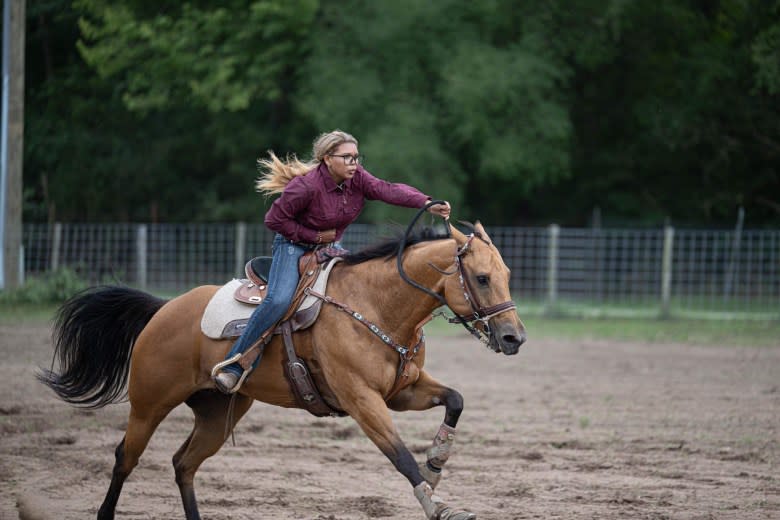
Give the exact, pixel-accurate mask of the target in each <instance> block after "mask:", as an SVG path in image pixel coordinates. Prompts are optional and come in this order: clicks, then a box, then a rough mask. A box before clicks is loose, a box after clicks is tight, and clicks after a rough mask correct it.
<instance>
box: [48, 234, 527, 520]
mask: <svg viewBox="0 0 780 520" xmlns="http://www.w3.org/2000/svg"><path fill="white" fill-rule="evenodd" d="M464 224H468V223H464ZM469 227H470V231H471V233H470V234H466V233H464V232H461V231H460V230H458V229H457V228H455V227H452V229H451V231H450V233H449V235H448V237H445V238H441V237H439V238H430V237H429V238H421V239H419V240H409V242H408V243H407V242H406V238H407V237H406V235H404V238H402V239H401V240H400V241H386V242H384V243H381V244H378V245H375V246H373V247H369V248H368V249H366V250H363V251H361V252H358V253H353V254H349V255H347V256H346V257H345V258H344V261H342V262H340V263H339V264H338V265H336V266H335V267H334V268H333V269H332V272H331V274H330V279H329V282H328V287H327V295H328V297H329V298H331V302H330V303H334V302H337V303H338V302H342V303H345V304H348V306H349V307H351V308H354V309H355V311H356V312H355V313H353V314H349V313H346V312H343V310H344V309H343V308H342V307H344V306H346V305H343V306H342V307H339V306H338V305H335V304H334V305H330V304H326V303H323V305H322V308H321V311H320V315H319V317H318V319H317V321H316V322H315V323H314V324H313V325H312V326H311V327H309V328H307V329H305V330H301V331H298V332H295V334H294V337H295V345H296V350H297V353H298V355H299V356H300V357H301V358H302V359H304V360H306V362H307V363H309V365H310V366H312V367H315V366H316V367H317V371H316V372H315V371H314V370H313V369H312V373H313V375H314V376H315V377H314V381H315V384H316V385H317V386H318V387H319V388H320V391H321V392H322V395H323V397H324V398H325V400H326V401H327V402H328V404H330V405H331V406H332V407H333V408H334V409H337V410H340V411H342V413H343V414H345V415H349V416H351V417H352V418H353V419H354V420H355V421H356V422H357V424H358V425H359V426H360V428H361V429H362V431H363V432H364V433H365V435H366V436H368V437H369V438H370V439H371V441H373V443H374V444H375V445H376V446H377V447H378V448H379V450H380V451H381V452H382V453H383V454H384V455H385V456H386V457H387V458H388V459H389V460H390V462H391V463H392V464H393V465H394V466H395V468H396V470H397V471H398V472H400V473H401V474H402V475H403V476H404V477H406V478H407V479H408V481H409V483H410V484H411V486H412V488H413V493H414V496H415V497H416V498H417V500H418V501H419V502H420V505H421V507H422V509H423V513H424V514H425V517H426V519H428V520H433V519H437V520H469V519H474V518H476V515H475V514H474V513H472V512H469V511H468V510H465V509H457V508H455V507H451V506H449V505H448V504H446V503H444V502H443V501H442V500H441V499H440V498H439V497H438V496H437V495H435V494H434V489H435V487H436V485H437V484H438V483H439V480H440V479H441V470H442V468H443V466H444V464H445V462H446V461H447V459H448V457H449V455H450V452H451V449H452V445H453V442H454V438H455V432H456V425H457V423H458V418H459V417H460V415H461V412H462V410H463V397H462V395H461V394H460V393H459V392H458V391H457V390H454V389H452V388H450V387H448V386H446V385H444V384H442V383H440V382H439V381H437V380H436V379H434V378H433V377H431V376H430V375H429V374H428V372H426V371H425V370H424V368H423V366H424V362H425V345H424V343H422V344H418V345H417V346H416V348H417V349H419V351H418V352H416V355H414V356H410V351H409V350H408V349H407V351H406V359H407V360H409V362H408V363H406V364H405V366H404V367H403V374H400V373H399V366H400V365H399V351H397V350H396V349H393V348H388V345H391V344H392V345H397V346H403V345H408V346H409V349H412V348H413V345H414V344H415V341H416V339H417V338H419V330H418V329H419V327H420V324H421V323H424V322H425V321H426V319H429V318H430V316H431V314H432V313H433V311H435V310H436V309H437V308H439V307H440V306H442V304H445V305H447V306H448V307H449V308H450V310H452V311H453V312H454V313H455V318H452V319H451V320H452V321H460V322H461V323H462V324H463V325H465V326H466V327H467V328H469V330H470V331H471V332H472V333H474V334H475V335H478V336H481V337H482V339H483V340H484V341H485V343H486V344H487V345H488V346H489V347H490V348H492V349H493V350H495V351H496V352H502V353H503V354H505V355H513V354H516V353H517V352H518V349H519V348H520V346H521V345H522V344H523V343H524V342H525V340H526V331H525V327H524V325H523V323H522V321H521V320H520V318H519V317H518V315H517V313H516V311H515V305H514V303H513V302H512V299H511V295H510V291H509V268H508V267H507V266H506V264H505V263H504V261H503V259H502V257H501V254H500V253H499V251H498V249H497V248H496V247H495V245H494V244H493V243H492V241H491V239H490V237H489V236H488V234H487V232H486V231H485V229H484V227H483V226H482V225H481V224H480V223H479V222H476V223H475V224H473V225H469ZM393 258H395V259H396V260H397V262H396V264H394V263H393V262H392V259H393ZM218 288H219V287H218V286H200V287H196V288H194V289H192V290H190V291H189V292H186V293H184V294H181V295H179V296H177V297H175V298H173V299H171V300H163V299H160V298H157V297H156V296H153V295H151V294H148V293H146V292H143V291H140V290H137V289H132V288H129V287H122V286H101V287H94V288H91V289H88V290H87V291H85V292H82V293H79V294H77V295H75V296H74V297H72V298H71V299H70V300H68V301H67V302H66V303H64V304H63V305H62V306H61V307H60V309H59V310H58V312H57V316H56V320H55V324H54V329H53V330H54V332H53V341H54V360H56V361H57V362H58V369H59V371H58V372H57V371H55V369H54V362H53V363H52V369H51V370H43V371H42V372H41V373H39V375H38V377H39V379H40V380H41V381H42V382H43V383H44V384H46V385H47V386H49V387H50V388H51V389H53V390H54V392H55V393H56V394H57V396H58V397H59V398H61V399H63V400H64V401H66V402H68V403H70V404H72V405H76V406H81V407H87V408H100V407H102V406H104V405H107V404H109V403H113V402H117V401H120V400H123V399H125V398H126V397H127V398H128V399H129V402H130V412H129V418H128V421H127V429H126V432H125V435H124V437H123V439H122V440H121V441H120V442H119V444H118V445H117V447H116V450H115V464H114V467H113V472H112V476H111V482H110V484H109V488H108V491H107V493H106V495H105V498H104V500H103V503H102V505H101V507H100V509H99V511H98V514H97V518H98V519H99V520H108V519H112V518H114V515H115V509H116V505H117V502H118V500H119V496H120V493H121V491H122V485H123V483H124V482H125V480H126V479H127V477H128V476H129V475H130V473H131V472H132V470H133V468H134V467H135V466H136V465H137V463H138V459H139V457H140V456H141V454H142V453H143V451H144V449H145V448H146V446H147V443H148V442H149V439H150V437H151V436H152V434H153V433H154V431H155V429H156V428H157V427H158V425H159V424H160V422H161V421H162V420H163V419H164V418H165V417H166V416H167V415H168V413H169V412H170V411H171V410H173V409H174V408H175V407H177V406H179V405H180V404H181V403H186V404H187V405H188V406H189V407H190V408H191V409H192V412H193V414H194V426H193V429H192V431H191V432H190V434H189V436H188V437H187V439H186V440H185V441H184V442H183V444H182V445H181V447H180V448H179V449H178V451H176V453H175V454H174V456H173V467H174V470H175V480H176V483H177V485H178V487H179V491H180V493H181V498H182V504H183V506H184V513H185V517H186V518H187V520H195V519H199V518H200V513H199V511H198V504H197V501H196V497H195V488H194V484H193V482H194V478H195V474H196V472H197V470H198V468H199V466H200V465H201V463H203V461H204V460H206V459H207V458H208V457H210V456H212V455H214V454H215V453H217V451H219V449H220V448H221V446H222V445H223V443H224V442H225V440H226V439H227V438H228V436H229V432H231V431H232V429H233V428H234V427H235V425H236V423H238V421H239V420H240V419H241V417H242V416H243V415H244V414H246V412H247V411H248V410H249V408H250V406H251V405H252V403H253V401H255V400H259V401H262V402H265V403H269V404H272V405H276V406H280V407H287V408H298V407H300V405H299V401H298V400H296V398H295V396H294V394H293V391H292V390H291V387H290V385H289V384H288V382H287V380H286V379H285V375H284V368H283V365H284V346H283V345H282V340H281V339H280V338H279V336H274V337H273V339H272V340H271V341H270V343H268V344H267V346H266V347H265V353H264V356H263V358H262V362H261V363H260V364H259V365H258V366H257V368H256V369H255V370H254V372H252V374H251V376H250V377H248V378H247V379H246V381H245V382H244V384H243V386H242V387H241V389H240V390H239V392H237V393H236V394H233V395H232V396H229V395H226V394H223V393H221V392H219V391H218V390H216V389H215V384H214V382H213V380H212V377H211V374H210V373H211V369H212V367H213V366H214V365H215V364H216V363H218V362H220V361H222V360H223V358H224V357H225V355H226V353H227V351H228V350H229V348H230V346H231V341H230V340H214V339H210V338H208V337H207V336H206V335H204V334H203V333H202V332H201V329H200V322H201V317H202V315H203V312H204V309H205V308H206V305H207V304H208V302H209V300H210V298H211V297H212V295H214V294H215V292H216V291H217V290H218ZM358 312H359V314H358ZM355 314H357V315H358V316H360V317H362V318H363V319H364V320H365V321H367V322H368V323H370V324H371V325H373V328H374V329H376V330H371V327H366V326H363V325H365V323H359V322H358V320H357V319H356V317H355ZM456 318H457V320H456ZM377 330H378V331H380V332H381V334H379V333H377ZM388 331H389V332H388ZM388 340H390V341H389V342H388ZM401 357H402V358H403V357H404V356H403V355H402V356H401ZM391 391H392V393H393V395H392V396H391V395H390V393H391ZM388 397H389V399H388ZM441 405H443V406H444V408H445V410H444V420H443V423H442V424H441V426H440V428H439V430H438V432H437V433H436V435H435V436H434V439H433V442H432V444H431V447H430V448H429V449H428V450H427V452H426V456H427V460H426V461H425V462H423V463H421V464H420V465H419V466H418V464H417V463H416V462H415V459H414V457H413V455H412V454H411V453H410V451H409V449H408V448H407V447H406V446H405V445H404V443H403V441H402V440H401V437H400V436H399V433H398V432H397V431H396V428H395V426H394V424H393V422H392V419H391V415H390V410H395V411H406V410H427V409H430V408H432V407H435V406H441Z"/></svg>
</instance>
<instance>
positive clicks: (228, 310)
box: [200, 279, 257, 339]
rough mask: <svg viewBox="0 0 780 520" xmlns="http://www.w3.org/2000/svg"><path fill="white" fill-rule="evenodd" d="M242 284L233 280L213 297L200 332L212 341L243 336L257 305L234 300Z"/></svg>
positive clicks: (207, 307)
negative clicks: (234, 295) (242, 333)
mask: <svg viewBox="0 0 780 520" xmlns="http://www.w3.org/2000/svg"><path fill="white" fill-rule="evenodd" d="M242 283H243V282H242V281H241V280H235V279H234V280H231V281H230V282H228V283H226V284H225V285H223V286H222V287H220V288H219V290H218V291H217V292H216V293H215V294H214V296H212V297H211V300H209V303H208V305H206V310H205V311H204V312H203V318H202V319H201V320H200V330H201V331H203V334H205V335H206V336H208V337H209V338H212V339H224V338H233V337H236V336H240V335H241V332H242V331H243V330H244V327H246V322H247V321H249V316H251V315H252V312H254V310H255V309H256V308H257V306H256V305H249V304H246V303H241V302H239V301H237V300H236V299H235V298H233V293H235V292H236V289H237V288H238V287H239V286H240V285H241V284H242Z"/></svg>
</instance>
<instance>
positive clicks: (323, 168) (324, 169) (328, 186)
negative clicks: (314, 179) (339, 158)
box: [317, 161, 360, 192]
mask: <svg viewBox="0 0 780 520" xmlns="http://www.w3.org/2000/svg"><path fill="white" fill-rule="evenodd" d="M358 169H360V168H358ZM317 172H318V173H319V174H320V177H321V178H322V184H323V186H324V187H325V191H339V192H340V191H342V190H344V191H346V190H349V189H351V188H352V179H347V180H345V181H344V182H343V183H342V184H343V188H339V185H338V184H336V181H334V180H333V177H331V176H330V172H329V171H328V166H327V165H326V164H325V162H324V161H323V162H321V163H320V165H319V166H318V167H317Z"/></svg>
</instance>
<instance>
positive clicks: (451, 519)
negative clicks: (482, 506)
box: [436, 506, 477, 520]
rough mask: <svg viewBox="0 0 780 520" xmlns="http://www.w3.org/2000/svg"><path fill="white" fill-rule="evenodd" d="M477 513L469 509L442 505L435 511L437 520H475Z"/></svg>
mask: <svg viewBox="0 0 780 520" xmlns="http://www.w3.org/2000/svg"><path fill="white" fill-rule="evenodd" d="M476 518H477V515H476V514H475V513H471V512H469V511H456V510H454V509H452V508H451V507H449V506H444V507H442V508H441V509H440V510H439V511H437V512H436V519H437V520H476Z"/></svg>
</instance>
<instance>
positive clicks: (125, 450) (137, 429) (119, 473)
mask: <svg viewBox="0 0 780 520" xmlns="http://www.w3.org/2000/svg"><path fill="white" fill-rule="evenodd" d="M169 411H170V410H165V411H164V412H159V413H156V414H150V415H141V414H139V413H138V412H137V410H136V409H135V408H132V407H131V409H130V417H129V419H128V422H127V431H126V432H125V436H124V438H123V439H122V441H121V442H120V443H119V445H118V446H117V447H116V451H115V452H114V454H115V457H116V461H115V463H114V470H113V472H112V473H111V484H110V485H109V487H108V492H107V493H106V498H105V499H104V500H103V504H102V505H101V506H100V509H99V510H98V515H97V517H98V520H112V519H113V518H114V512H115V510H116V504H117V502H118V501H119V494H120V493H121V492H122V485H123V484H124V483H125V480H126V479H127V477H128V476H129V475H130V472H132V471H133V468H135V466H136V465H137V464H138V459H139V457H140V456H141V454H142V453H143V451H144V450H145V449H146V445H147V444H148V443H149V439H150V438H151V436H152V434H153V433H154V430H156V429H157V426H158V425H159V424H160V421H162V420H163V419H164V418H165V416H166V415H168V412H169Z"/></svg>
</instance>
